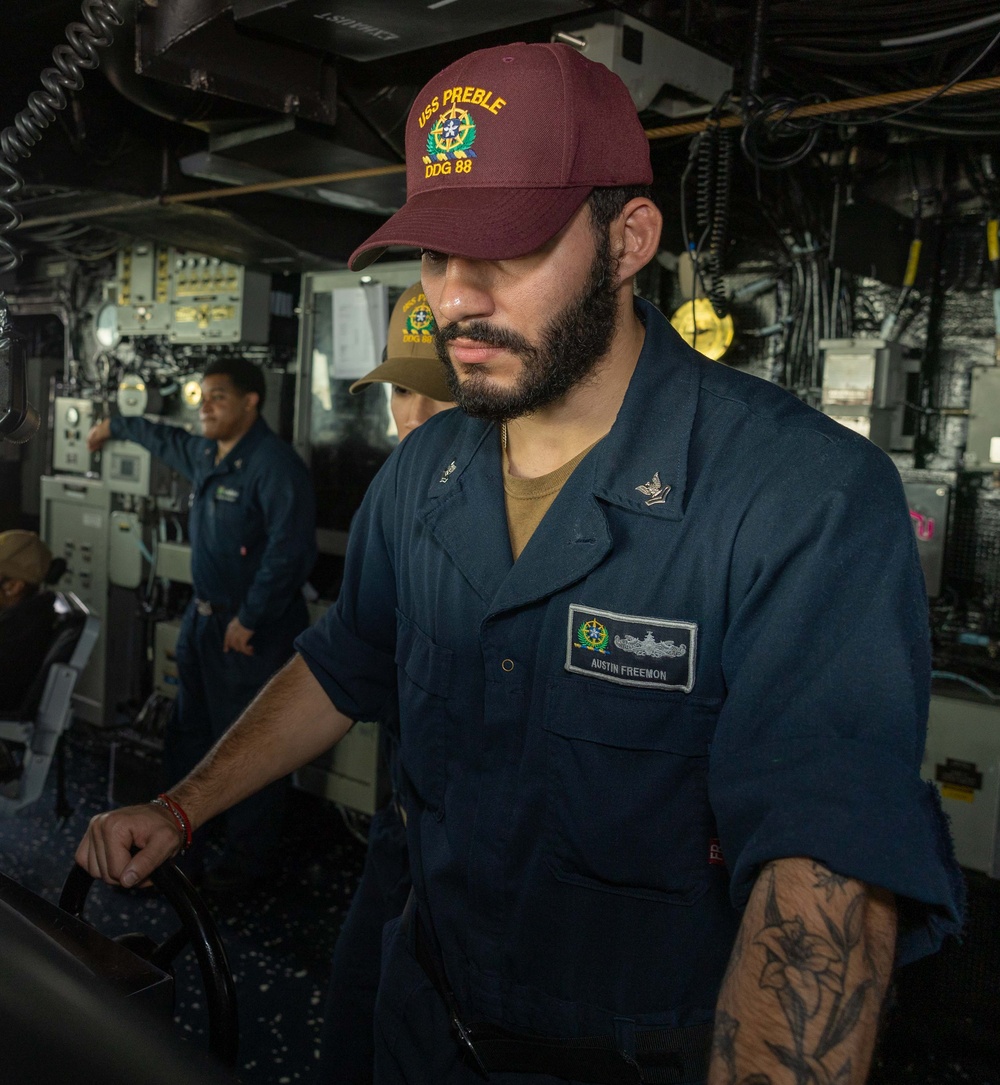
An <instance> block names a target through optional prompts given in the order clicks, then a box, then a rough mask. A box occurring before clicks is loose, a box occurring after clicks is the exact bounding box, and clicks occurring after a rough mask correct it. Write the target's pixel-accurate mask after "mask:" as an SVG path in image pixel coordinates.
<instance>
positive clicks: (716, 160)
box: [695, 125, 733, 317]
mask: <svg viewBox="0 0 1000 1085" xmlns="http://www.w3.org/2000/svg"><path fill="white" fill-rule="evenodd" d="M697 166H698V189H697V200H696V208H697V223H698V229H699V230H700V231H701V235H700V241H699V243H698V247H697V250H696V253H695V265H696V266H695V273H696V276H697V273H698V267H697V265H698V264H699V263H700V262H701V259H702V257H701V252H702V248H703V246H704V245H705V243H706V241H707V243H708V248H707V251H706V255H705V258H704V263H705V269H706V271H707V273H708V281H707V283H705V286H706V289H707V291H708V297H709V300H710V301H711V303H712V308H713V309H714V310H715V313H716V315H717V316H719V317H724V316H726V314H727V313H728V312H729V299H728V298H727V297H726V284H725V281H724V279H723V277H722V262H723V259H724V258H725V250H726V243H727V241H728V239H729V199H730V194H731V191H732V177H733V132H732V130H730V129H726V130H723V129H720V128H719V127H718V126H716V125H712V126H710V127H709V128H707V129H706V130H705V131H704V132H702V134H701V136H700V137H699V140H698V149H697ZM696 283H697V279H696Z"/></svg>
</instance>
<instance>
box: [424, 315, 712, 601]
mask: <svg viewBox="0 0 1000 1085" xmlns="http://www.w3.org/2000/svg"><path fill="white" fill-rule="evenodd" d="M636 306H637V309H638V312H639V314H640V316H641V317H642V319H643V321H644V323H645V325H646V337H645V341H644V343H643V348H642V351H641V353H640V355H639V359H638V362H637V364H636V368H635V372H634V373H633V375H632V380H631V382H630V383H629V387H628V390H627V392H626V394H625V400H624V402H623V404H622V408H621V410H620V411H619V414H618V418H617V420H616V421H615V424H614V425H613V426H612V428H611V431H610V432H609V433H608V434H607V436H606V437H605V438H604V439H603V440H602V441H600V442H599V443H598V445H597V446H596V447H595V448H594V449H593V451H592V452H590V453H589V454H588V455H587V456H586V457H585V458H584V460H583V462H582V463H581V464H580V466H579V467H578V468H577V469H576V471H574V473H573V474H572V475H571V476H570V478H569V480H568V481H567V482H566V484H565V486H564V487H563V489H562V491H561V492H560V493H559V496H558V497H557V498H556V500H555V502H554V503H553V505H552V508H551V509H550V510H549V512H548V513H547V514H546V516H545V518H544V519H543V520H542V522H541V524H540V525H539V526H538V529H537V530H536V531H535V534H534V535H533V536H532V537H531V539H530V541H529V542H528V545H527V546H526V547H525V550H524V552H523V553H522V554H521V557H520V558H519V559H518V561H517V562H516V563H515V562H514V561H513V559H512V557H511V554H510V547H509V532H508V527H507V518H506V512H505V508H504V498H503V477H502V470H501V460H500V456H501V451H500V440H499V435H498V433H497V427H496V426H494V425H493V424H491V423H487V422H484V421H482V420H478V419H470V420H468V422H467V423H466V424H464V425H463V426H462V427H461V429H460V430H459V438H458V440H457V441H456V443H455V444H454V445H453V446H452V448H451V449H450V451H449V454H450V455H451V457H452V459H451V461H450V462H448V463H442V464H441V465H440V472H438V471H437V470H436V471H435V473H434V475H433V477H432V479H431V483H430V488H429V491H428V497H429V501H428V502H427V505H426V506H425V508H424V510H423V513H422V517H421V518H422V519H423V520H424V522H425V524H426V525H427V526H428V528H429V529H430V530H431V531H432V532H433V533H434V535H435V537H436V538H437V539H438V542H439V543H440V545H441V546H442V547H443V548H444V550H445V551H446V552H447V553H448V554H449V555H450V556H451V558H452V560H453V561H454V562H455V564H456V566H457V567H458V568H459V569H461V571H462V573H463V575H464V576H465V578H466V579H467V580H468V582H469V583H470V585H471V586H472V587H473V588H474V589H475V591H476V592H477V593H478V594H479V595H480V596H481V597H482V598H483V600H484V601H486V602H487V603H488V604H490V612H491V613H496V612H498V611H500V610H507V609H510V608H512V607H516V606H520V605H523V604H525V603H528V602H532V601H534V600H536V599H539V598H542V597H543V596H546V595H551V594H552V593H553V592H556V591H559V590H561V589H563V588H564V587H567V586H568V585H569V584H572V583H573V582H574V581H576V580H579V579H580V578H581V577H583V576H586V575H587V573H589V572H590V571H591V570H592V569H594V568H595V567H596V566H597V565H598V564H600V562H601V561H603V560H604V558H605V557H606V556H607V554H608V553H609V552H610V550H611V545H612V544H611V532H610V530H609V528H608V523H607V517H606V515H605V512H604V508H603V503H610V504H613V505H617V506H619V507H621V508H625V509H629V510H632V511H635V512H636V513H639V514H641V515H644V516H654V517H657V518H659V519H664V520H679V519H681V518H682V516H683V500H684V490H685V485H686V481H687V457H688V441H689V439H690V434H691V426H692V422H693V419H694V413H695V408H696V406H697V401H698V387H699V383H700V373H699V371H698V369H697V367H696V364H695V363H694V361H693V360H692V357H691V355H690V353H689V352H688V351H687V350H686V349H685V347H684V345H683V343H682V342H681V340H680V339H679V338H678V336H677V335H676V333H675V332H674V331H673V329H672V328H671V327H670V326H669V324H668V323H667V321H666V319H665V318H664V317H663V316H662V315H661V314H660V313H659V312H658V311H657V310H656V309H655V308H654V307H653V306H652V305H650V304H648V303H647V302H644V301H642V300H641V299H637V300H636ZM664 384H666V385H667V388H668V391H669V394H668V396H667V397H665V398H666V400H667V401H668V402H669V403H670V404H671V407H670V411H669V414H664V417H663V418H662V420H661V424H660V425H659V426H658V427H657V435H656V438H655V439H654V440H652V441H650V439H649V436H648V433H649V428H648V419H647V412H648V410H649V404H650V403H652V402H658V401H659V402H662V399H661V397H659V396H657V397H654V396H653V395H652V394H651V393H652V391H653V389H654V388H655V387H658V386H662V385H664ZM643 430H645V434H646V435H645V436H642V437H641V436H640V434H641V433H642V432H643Z"/></svg>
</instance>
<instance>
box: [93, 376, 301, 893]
mask: <svg viewBox="0 0 1000 1085" xmlns="http://www.w3.org/2000/svg"><path fill="white" fill-rule="evenodd" d="M264 393H265V384H264V378H263V374H262V373H261V371H260V369H259V368H258V367H257V366H255V365H254V364H253V363H251V362H249V361H247V360H246V359H243V358H226V359H220V360H218V361H216V362H214V363H212V364H211V365H209V366H208V367H207V369H206V370H205V374H204V377H203V382H202V403H201V410H200V415H201V424H202V431H203V433H204V436H201V437H199V436H193V435H191V434H189V433H187V432H186V431H185V430H183V429H181V428H180V427H178V426H170V425H164V424H160V423H154V422H150V421H148V420H146V419H144V418H123V417H115V418H111V419H106V420H105V421H104V422H102V423H100V424H99V425H98V426H96V427H95V428H94V430H93V431H92V433H91V435H90V445H91V448H92V449H97V448H100V447H101V445H102V444H103V443H104V441H105V440H107V439H108V438H109V437H114V438H116V439H117V440H129V441H135V442H136V443H138V444H141V445H142V446H143V447H145V448H148V449H149V450H150V451H151V452H152V453H153V454H154V455H156V456H159V457H160V458H161V459H163V460H164V461H165V462H166V463H167V464H168V465H169V466H170V467H172V468H173V469H174V470H175V471H178V472H179V473H180V474H182V475H184V476H185V477H186V478H188V479H190V480H191V483H192V504H191V513H190V518H189V521H188V524H189V532H190V537H191V572H192V579H193V581H194V592H195V598H194V599H192V601H191V603H190V604H189V606H188V607H187V609H186V611H185V612H184V617H183V621H182V624H181V629H180V634H179V636H178V640H177V649H176V654H177V671H178V680H179V684H178V691H177V703H176V710H175V713H174V715H173V717H172V719H171V721H170V723H169V725H168V729H167V735H166V749H165V754H164V762H165V764H164V767H165V770H166V772H167V774H168V777H169V779H171V780H175V779H179V778H180V777H181V776H183V775H184V774H185V773H186V772H188V771H190V769H191V768H193V767H194V765H196V764H197V763H198V761H199V760H201V758H202V757H204V755H205V754H206V753H207V752H208V750H209V748H210V747H211V746H212V745H213V744H214V742H215V741H216V740H217V739H218V738H219V737H220V736H221V735H222V734H223V732H225V730H226V729H227V728H228V727H229V725H230V724H231V723H232V722H233V721H234V720H235V719H236V718H237V717H238V716H239V714H240V713H241V712H242V711H243V709H244V708H246V706H247V705H248V704H249V702H250V700H251V699H252V697H253V696H254V694H255V693H257V691H258V690H259V689H260V688H261V687H262V686H263V685H264V683H265V682H266V681H267V680H268V678H270V677H271V675H273V674H274V673H275V672H276V671H277V670H278V669H279V668H280V667H281V666H282V665H283V664H284V663H285V662H287V660H288V658H289V656H290V655H291V654H292V645H293V642H294V639H295V637H296V636H297V635H298V634H299V633H300V632H302V630H303V629H304V628H305V627H306V625H307V624H308V620H309V617H308V612H307V610H306V605H305V600H304V599H303V596H302V586H303V584H304V583H305V581H306V578H307V577H308V576H309V573H310V572H311V570H312V566H313V564H314V562H315V559H316V541H315V540H316V529H315V508H314V499H313V490H312V484H311V482H310V480H309V476H308V472H307V471H306V467H305V464H304V463H303V462H302V460H301V459H300V458H299V456H298V455H297V454H296V452H295V451H294V450H293V449H292V448H291V446H290V445H288V444H287V443H286V442H285V441H283V440H281V439H280V438H279V437H278V436H277V435H276V434H274V433H273V432H272V431H271V429H270V427H269V426H268V425H267V423H266V422H265V421H264V420H263V418H261V417H260V408H261V405H262V403H263V400H264ZM283 790H284V785H283V783H281V782H277V783H274V784H273V785H271V786H270V787H268V788H266V789H264V790H263V791H261V792H260V793H258V794H257V795H255V796H254V797H252V798H250V799H248V800H247V801H245V802H243V803H240V804H239V805H238V806H237V807H235V808H234V809H233V810H231V811H229V813H228V814H227V816H226V831H225V845H224V851H223V855H222V857H221V859H220V861H219V863H218V865H217V866H216V867H215V868H213V869H212V870H210V871H209V872H208V873H207V874H206V887H207V888H209V889H215V890H218V891H225V890H232V889H236V888H240V887H244V886H247V885H250V884H253V883H254V882H255V881H259V880H260V879H261V878H263V877H264V876H266V875H268V874H269V873H271V872H272V871H273V869H274V866H275V862H276V849H277V845H278V838H279V835H280V831H281V811H282V808H283ZM190 858H193V863H192V865H191V866H190V867H189V869H191V870H192V873H193V874H194V875H195V876H198V875H199V874H200V871H199V870H198V869H197V867H198V865H199V863H200V852H199V851H198V850H197V849H196V851H195V852H194V853H193V855H192V857H189V859H190Z"/></svg>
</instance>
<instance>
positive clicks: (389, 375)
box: [350, 358, 454, 403]
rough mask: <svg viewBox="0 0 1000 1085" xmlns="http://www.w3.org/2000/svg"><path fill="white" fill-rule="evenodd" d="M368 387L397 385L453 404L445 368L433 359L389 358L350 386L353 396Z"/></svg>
mask: <svg viewBox="0 0 1000 1085" xmlns="http://www.w3.org/2000/svg"><path fill="white" fill-rule="evenodd" d="M369 384H398V385H399V387H400V388H406V389H408V390H409V391H411V392H416V393H417V395H419V396H428V397H429V398H430V399H436V400H438V402H440V403H453V402H454V397H453V396H452V394H451V389H450V388H449V387H448V382H447V381H446V380H445V378H444V365H443V363H442V362H440V361H438V360H437V359H436V358H434V359H431V358H389V359H388V360H387V361H384V362H383V363H382V364H381V365H380V366H376V367H375V369H373V370H372V371H371V372H370V373H366V374H365V375H364V376H363V377H361V378H360V379H358V380H356V381H355V382H354V383H353V384H352V385H351V387H350V390H351V391H352V392H354V393H358V392H361V391H363V390H364V389H365V388H366V387H367V386H368V385H369Z"/></svg>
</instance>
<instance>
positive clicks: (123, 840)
mask: <svg viewBox="0 0 1000 1085" xmlns="http://www.w3.org/2000/svg"><path fill="white" fill-rule="evenodd" d="M351 722H352V721H351V720H350V719H348V718H347V716H345V715H344V714H343V713H342V712H339V711H338V710H337V709H336V708H335V707H334V706H333V704H332V703H331V702H330V699H329V697H327V695H326V693H325V692H324V691H323V688H322V687H321V686H320V684H319V683H318V682H317V681H316V679H315V678H313V676H312V673H311V671H310V670H309V668H308V667H307V666H306V664H305V663H304V662H303V660H302V658H301V657H300V656H295V657H294V658H293V659H292V660H291V662H290V663H288V664H287V665H286V666H285V667H284V668H283V669H282V670H280V671H279V672H278V673H277V674H276V675H275V676H274V678H272V679H271V681H270V682H268V684H267V685H266V686H265V687H264V688H263V690H261V692H260V693H259V694H258V695H257V697H256V698H255V699H254V700H253V701H252V702H251V704H250V706H249V707H248V708H247V710H246V711H245V712H244V713H243V715H242V716H241V717H240V718H239V719H238V720H237V721H236V723H235V724H234V725H233V726H232V727H231V728H230V729H229V730H228V731H227V732H226V734H225V735H223V737H222V738H221V739H220V740H219V741H218V743H216V745H215V746H214V747H213V748H212V749H211V750H210V751H209V753H208V754H207V756H206V757H205V758H204V760H202V761H201V763H200V764H199V765H197V766H196V767H195V769H194V770H193V771H192V772H191V773H190V775H188V776H187V777H186V778H185V779H184V780H182V781H181V782H180V783H179V784H178V785H177V786H176V787H173V788H171V790H170V795H171V797H172V798H173V799H175V800H176V802H177V803H178V804H179V805H180V806H181V807H182V808H183V810H184V812H185V813H186V814H187V815H188V817H189V818H190V821H191V828H192V829H197V828H198V827H199V826H200V825H204V824H205V822H206V821H209V820H210V819H211V818H213V817H215V816H216V815H217V814H221V813H222V812H223V811H224V810H228V809H229V807H231V806H233V805H234V804H235V803H237V802H239V801H240V800H241V799H245V798H246V797H247V796H248V795H252V794H253V793H254V792H255V791H259V790H260V788H262V787H264V786H265V785H266V784H269V783H271V781H272V780H277V779H278V778H279V777H281V776H285V775H287V774H288V773H289V772H292V771H293V770H294V769H297V768H299V766H301V765H304V764H305V763H306V762H307V761H311V760H312V759H313V758H314V757H316V756H318V755H319V754H320V753H322V752H323V751H324V750H326V749H329V747H330V746H332V745H334V743H336V742H338V741H339V740H340V739H341V738H343V736H344V735H345V734H346V733H347V731H348V730H349V729H350V727H351ZM181 844H182V836H181V834H180V832H179V827H178V823H177V822H176V821H175V820H174V817H173V815H172V814H171V813H170V812H169V811H167V810H165V809H163V808H162V807H160V806H151V805H148V804H145V805H142V806H127V807H124V808H123V809H121V810H114V811H110V812H109V813H106V814H98V815H97V816H96V817H94V818H91V821H90V825H89V827H88V829H87V832H86V835H85V836H84V838H83V840H82V841H81V842H80V846H79V847H78V848H77V851H76V861H77V863H79V864H80V866H82V867H83V868H84V869H85V870H87V871H88V872H89V873H90V874H91V875H93V876H94V877H95V878H102V879H103V880H104V881H106V882H108V883H109V884H111V885H119V884H120V885H124V886H126V887H128V886H132V885H138V884H140V883H142V882H143V881H145V880H146V879H147V878H148V877H149V875H150V874H151V873H152V871H153V870H155V869H156V868H157V867H158V866H159V865H160V864H161V863H162V862H163V861H164V860H165V859H168V858H170V857H171V856H173V855H176V854H177V853H178V852H179V851H180V849H181ZM133 847H137V848H139V849H140V850H139V851H138V852H137V854H136V855H135V856H134V857H133V856H132V855H131V848H133Z"/></svg>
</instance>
